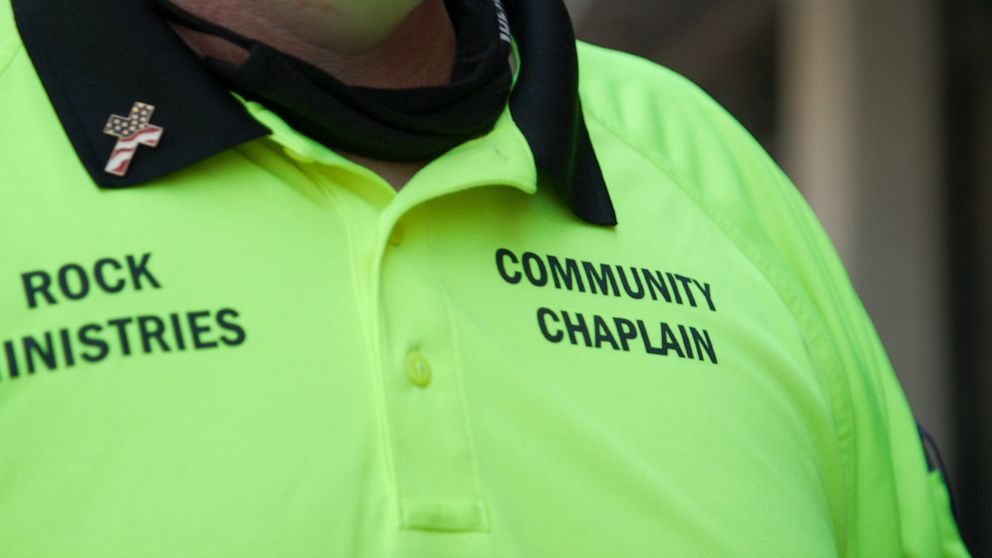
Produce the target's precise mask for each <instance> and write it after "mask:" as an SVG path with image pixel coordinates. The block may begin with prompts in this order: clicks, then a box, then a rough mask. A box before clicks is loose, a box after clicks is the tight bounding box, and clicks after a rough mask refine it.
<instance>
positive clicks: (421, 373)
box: [406, 352, 431, 388]
mask: <svg viewBox="0 0 992 558" xmlns="http://www.w3.org/2000/svg"><path fill="white" fill-rule="evenodd" d="M406 377H407V378H408V379H409V380H410V383H411V384H413V385H415V386H417V387H422V388H423V387H427V385H428V384H430V383H431V363H430V362H429V361H428V360H427V357H425V356H424V355H422V354H420V353H417V352H413V353H410V354H408V355H406Z"/></svg>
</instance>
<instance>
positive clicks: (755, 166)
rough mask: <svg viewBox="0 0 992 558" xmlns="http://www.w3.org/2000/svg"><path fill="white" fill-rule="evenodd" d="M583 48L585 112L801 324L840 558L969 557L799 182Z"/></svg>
mask: <svg viewBox="0 0 992 558" xmlns="http://www.w3.org/2000/svg"><path fill="white" fill-rule="evenodd" d="M581 53H582V55H583V56H584V60H585V61H586V66H585V68H586V69H587V70H589V71H587V72H586V74H585V75H586V76H587V78H586V79H585V81H584V85H583V87H584V89H585V90H586V91H587V94H588V95H589V96H590V97H591V98H595V99H596V100H597V103H595V107H594V108H592V109H590V108H586V110H587V112H590V111H591V112H592V113H593V117H594V119H595V120H596V121H597V122H601V123H604V125H605V126H607V127H608V128H610V129H611V130H613V131H614V132H615V133H616V134H618V135H620V136H622V137H624V138H625V139H626V140H627V141H628V142H629V143H630V144H631V145H636V146H639V149H641V150H642V152H643V153H644V154H645V156H647V157H648V158H650V159H651V160H652V161H653V162H654V163H655V164H656V165H658V166H659V168H662V169H664V170H665V172H666V173H668V174H670V176H672V177H674V178H675V179H676V180H675V182H677V183H678V184H679V185H680V186H681V187H682V188H683V190H684V191H685V193H686V194H687V195H688V196H689V197H691V198H692V199H693V201H694V202H695V203H696V205H697V206H698V207H699V208H700V209H701V210H702V211H703V212H704V213H705V214H706V215H707V216H708V217H709V218H710V219H711V220H712V221H713V222H714V223H715V224H716V225H717V226H718V227H720V228H721V229H722V230H723V232H724V233H725V234H726V235H727V236H728V238H730V239H731V240H732V241H733V242H734V243H735V245H736V246H737V247H738V248H739V249H740V250H741V251H742V253H744V255H745V256H746V257H748V258H749V259H750V260H751V262H752V263H753V264H754V265H755V267H756V268H757V269H759V270H760V271H761V272H762V273H763V275H764V276H765V278H766V279H767V280H768V282H769V283H770V285H771V286H772V287H773V288H774V289H775V290H776V291H777V292H778V294H779V295H780V297H781V299H782V301H783V302H784V303H785V304H786V305H787V306H788V308H789V310H790V311H791V312H792V313H793V315H794V316H795V318H796V321H797V322H798V323H799V325H800V327H801V328H802V330H803V331H802V333H803V337H804V339H805V341H806V345H807V351H808V353H809V355H810V358H811V361H812V362H813V365H814V366H815V368H816V375H817V379H818V381H819V382H820V386H821V389H822V390H823V392H824V395H825V400H826V401H828V404H829V406H830V409H829V412H830V413H831V418H832V420H833V424H834V429H833V430H834V432H833V434H834V437H835V444H834V445H835V446H836V448H837V452H838V455H839V458H840V462H841V469H842V471H841V474H840V475H836V476H834V477H832V478H837V477H838V476H839V477H841V478H840V479H839V480H837V481H836V482H835V481H831V483H832V484H834V483H835V484H836V485H837V486H831V489H832V490H835V491H837V492H838V493H839V494H840V497H841V499H842V500H843V508H844V509H843V512H837V516H836V517H835V521H837V522H838V523H839V524H840V525H839V527H838V533H839V535H838V536H839V537H840V538H841V541H839V543H840V544H841V545H842V546H845V547H846V552H844V554H845V555H846V556H850V557H866V558H878V557H903V556H919V557H934V556H947V557H960V556H968V551H967V550H966V548H965V546H964V544H963V543H962V541H961V537H960V535H959V534H958V529H957V526H956V525H955V522H954V519H953V516H952V514H951V509H950V506H949V504H948V496H947V490H946V488H945V486H944V483H943V481H942V480H941V478H940V476H939V474H937V473H931V472H930V470H929V467H928V465H927V462H926V457H925V455H924V451H923V446H922V442H921V440H920V437H919V435H918V430H917V426H916V422H915V420H914V418H913V416H912V413H911V411H910V409H909V404H908V403H907V401H906V397H905V395H904V393H903V390H902V387H901V386H900V385H899V382H898V380H897V378H896V375H895V372H894V371H893V369H892V365H891V363H890V362H889V359H888V356H887V355H886V353H885V350H884V348H883V347H882V343H881V341H880V340H879V337H878V334H877V333H876V331H875V328H874V326H873V325H872V323H871V320H870V319H869V317H868V314H867V312H866V311H865V308H864V306H863V305H862V303H861V300H860V299H859V297H858V295H857V293H856V292H855V289H854V287H853V285H852V284H851V281H850V279H849V277H848V275H847V272H846V270H845V269H844V266H843V264H842V263H841V260H840V258H839V256H838V255H837V253H836V250H835V249H834V247H833V244H832V243H831V241H830V239H829V238H828V236H827V234H826V232H825V231H824V230H823V227H822V226H821V225H820V222H819V220H818V219H817V218H816V216H815V215H814V213H813V211H812V210H811V209H810V207H809V205H808V204H807V203H806V200H805V199H804V198H803V197H802V195H801V194H800V193H799V191H798V190H797V188H796V187H795V186H794V185H793V184H792V182H791V181H790V180H789V178H788V177H787V176H786V175H785V173H784V172H782V170H781V169H780V168H779V167H778V165H777V164H775V162H774V161H773V160H772V159H771V157H770V156H769V155H768V154H767V153H766V152H765V150H764V149H763V148H762V147H761V146H760V144H759V143H758V142H757V141H756V140H755V139H754V138H753V137H752V136H751V135H750V134H749V133H748V132H747V131H746V130H745V129H744V128H743V126H741V125H740V124H739V123H738V122H737V121H736V120H735V119H734V118H733V117H732V116H730V115H729V114H728V113H727V111H726V110H724V109H723V108H722V107H721V106H719V104H718V103H716V102H715V101H714V100H713V99H711V98H710V97H709V96H708V95H707V94H705V93H704V92H703V91H702V90H700V89H699V88H698V87H697V86H695V85H694V84H692V83H691V82H689V81H688V80H686V79H685V78H683V77H682V76H679V75H678V74H676V73H675V72H672V71H671V70H668V69H665V68H660V67H658V66H655V65H653V64H651V63H648V62H645V61H643V60H640V59H637V58H636V57H632V56H629V55H623V54H617V53H610V52H608V51H605V50H602V49H599V48H597V47H591V46H588V45H587V46H584V47H583V48H582V50H581ZM590 74H591V75H592V76H593V77H591V78H589V77H588V76H589V75H590ZM631 76H636V77H637V79H631ZM620 218H621V221H622V219H623V217H622V216H620Z"/></svg>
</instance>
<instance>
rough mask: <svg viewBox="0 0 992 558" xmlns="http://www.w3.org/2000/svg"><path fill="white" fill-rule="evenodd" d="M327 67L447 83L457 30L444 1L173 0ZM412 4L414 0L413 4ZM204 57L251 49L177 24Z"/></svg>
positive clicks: (390, 84) (384, 83)
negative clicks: (382, 3) (385, 5)
mask: <svg viewBox="0 0 992 558" xmlns="http://www.w3.org/2000/svg"><path fill="white" fill-rule="evenodd" d="M173 1H174V3H175V4H176V5H178V6H179V7H181V8H183V9H185V10H187V11H189V12H190V13H193V14H196V15H198V16H200V17H203V18H204V19H207V20H210V21H212V22H214V23H217V24H219V25H222V26H224V27H227V28H228V29H231V30H232V31H235V32H237V33H239V34H241V35H243V36H245V37H249V38H252V39H255V40H257V41H259V42H262V43H265V44H267V45H269V46H271V47H274V48H276V49H278V50H281V51H283V52H285V53H287V54H289V55H291V56H294V57H296V58H299V59H301V60H305V61H306V62H308V63H310V64H312V65H314V66H316V67H318V68H320V69H322V70H324V71H325V72H327V73H329V74H331V75H333V76H334V77H336V78H337V79H339V80H341V81H342V82H344V83H347V84H349V85H356V86H364V87H376V88H385V89H400V88H411V87H429V86H436V85H445V84H447V83H449V81H450V79H451V73H452V70H453V68H454V63H455V52H456V42H455V31H454V27H453V26H452V23H451V20H450V19H449V18H448V12H447V10H446V8H445V6H444V0H423V1H420V0H387V1H386V2H385V3H386V4H387V5H388V7H384V6H381V5H379V4H380V2H377V1H371V2H369V1H366V2H365V5H364V6H362V5H361V3H360V2H359V3H358V4H359V6H361V7H355V4H356V1H355V0H316V1H313V0H311V1H306V0H283V1H280V2H271V1H268V0H173ZM411 4H412V5H411ZM175 27H176V31H177V32H178V33H179V35H180V37H182V38H183V40H185V41H186V43H187V44H189V45H190V47H191V48H192V49H193V50H194V51H196V52H197V53H198V54H200V55H201V56H204V57H206V56H210V57H213V58H219V59H221V60H226V61H229V62H233V63H241V62H244V61H245V60H246V59H247V57H248V53H247V52H246V51H244V50H243V49H241V48H239V47H238V46H236V45H233V44H231V43H229V42H227V41H225V40H223V39H219V38H217V37H213V36H211V35H206V34H203V33H198V32H196V31H192V30H190V29H187V28H184V27H181V26H175Z"/></svg>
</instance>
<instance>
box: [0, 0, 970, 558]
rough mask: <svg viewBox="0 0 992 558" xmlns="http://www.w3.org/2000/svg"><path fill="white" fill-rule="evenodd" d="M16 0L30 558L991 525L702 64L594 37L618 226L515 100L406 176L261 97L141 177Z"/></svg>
mask: <svg viewBox="0 0 992 558" xmlns="http://www.w3.org/2000/svg"><path fill="white" fill-rule="evenodd" d="M8 11H9V10H8V9H6V7H5V9H4V11H2V12H0V69H4V68H5V69H4V70H2V71H3V73H2V74H0V99H2V100H3V102H2V103H0V122H2V123H3V129H2V130H3V131H2V132H0V165H2V171H3V174H2V177H0V180H2V184H0V239H2V240H0V309H2V313H0V315H2V319H0V434H2V435H0V517H2V518H3V520H2V521H0V554H2V555H3V556H4V557H8V556H9V557H17V558H20V557H46V558H48V557H62V556H66V557H68V556H72V557H94V558H95V557H100V558H108V557H132V556H142V557H162V558H165V557H168V558H173V557H176V556H183V557H217V556H246V557H249V556H259V557H262V556H265V557H270V556H294V557H316V556H356V557H365V556H369V557H378V556H383V557H386V556H397V557H399V556H402V557H421V556H422V557H432V558H433V557H442V556H458V557H470V556H478V557H490V556H491V557H497V556H499V557H505V556H570V557H585V556H588V557H593V556H657V555H666V556H755V557H772V556H783V557H785V556H788V557H792V556H808V557H817V556H823V557H826V556H838V555H844V556H858V557H888V556H892V557H895V556H965V555H967V552H966V551H965V550H964V547H963V546H962V545H961V544H960V541H959V539H958V535H957V532H956V528H955V526H954V523H953V520H951V519H950V516H949V511H948V506H947V499H946V493H945V492H944V489H943V484H942V483H941V482H940V481H939V478H934V477H931V476H930V475H929V474H928V472H927V468H926V464H925V462H924V458H923V454H922V449H921V447H920V444H919V441H918V439H917V437H916V432H915V427H914V423H913V420H912V417H911V415H910V412H909V409H908V407H907V405H906V402H905V398H904V396H903V394H902V392H901V390H900V388H899V386H898V384H897V382H896V380H895V376H894V375H893V373H892V370H891V368H890V365H889V363H888V361H887V359H886V357H885V354H884V351H883V349H882V347H881V345H880V344H879V341H878V339H877V336H876V335H875V332H874V330H873V328H872V326H871V324H870V322H869V320H868V318H867V316H866V314H865V312H864V310H863V308H862V306H861V304H860V302H859V301H858V299H857V297H856V295H855V293H854V291H853V289H852V288H851V285H850V284H849V281H848V280H847V278H846V275H845V273H844V271H843V269H842V267H841V265H840V263H839V260H838V258H837V257H836V255H835V253H834V251H833V249H832V248H831V246H830V244H829V242H828V240H827V238H826V236H825V235H824V233H823V231H822V230H821V228H820V226H819V225H818V224H817V222H816V219H815V218H814V217H813V215H812V213H811V212H810V210H809V209H808V207H807V206H806V204H805V202H804V201H803V200H802V198H801V197H800V196H799V194H798V193H797V192H796V190H795V189H794V188H793V186H792V185H791V184H789V182H788V180H787V179H786V178H785V177H784V175H783V174H782V173H781V172H780V171H779V170H778V169H777V167H776V166H775V165H774V164H773V163H772V162H771V161H770V160H769V159H768V157H767V156H766V155H765V154H764V153H763V152H762V150H761V149H760V148H759V147H758V146H757V145H756V143H755V142H754V141H753V140H752V139H751V138H750V137H749V136H748V135H747V134H746V133H745V132H744V130H743V129H741V127H740V126H739V125H737V124H736V123H735V122H734V121H733V120H732V119H731V118H730V117H729V116H728V115H726V114H725V112H724V111H723V110H722V109H720V108H719V107H718V106H716V105H715V104H714V103H713V102H712V101H711V100H709V99H708V98H707V97H706V96H705V95H703V94H702V93H700V92H699V91H698V90H697V89H695V88H694V87H693V86H692V85H690V84H688V83H686V82H685V81H684V80H683V79H681V78H679V77H678V76H675V75H673V74H672V73H671V72H668V71H666V70H664V69H660V68H657V67H655V66H653V65H650V64H648V63H646V62H643V61H641V60H638V59H635V58H633V57H630V56H627V55H622V54H618V53H615V52H609V51H605V50H601V49H598V48H595V47H590V46H585V45H583V46H582V47H581V48H580V56H581V64H582V72H583V73H582V76H583V80H582V95H583V102H584V107H585V109H586V111H587V119H588V122H589V127H590V133H591V135H592V138H593V141H594V144H595V146H596V149H597V152H598V154H599V157H600V160H601V163H602V166H603V170H604V173H605V176H606V179H607V182H608V184H609V186H610V192H611V195H612V197H613V201H614V204H615V206H616V208H617V214H618V217H619V221H620V224H619V226H618V227H616V228H612V229H611V228H601V227H595V226H591V225H588V224H584V223H582V222H580V221H578V220H577V219H575V218H574V217H573V216H572V215H571V214H570V213H569V211H568V209H567V208H566V207H565V206H564V204H563V203H561V202H560V200H559V199H558V197H557V195H556V194H555V193H554V192H551V191H548V189H547V188H545V187H543V186H541V185H540V184H538V183H537V180H536V172H535V170H534V165H533V161H532V158H531V154H530V151H529V149H528V146H527V144H526V142H525V140H524V138H523V137H522V135H521V134H520V132H519V130H517V128H516V127H515V126H514V125H513V122H512V120H511V119H510V116H509V114H505V115H504V117H503V118H502V119H501V121H500V122H499V124H498V125H497V127H496V129H495V130H494V131H493V132H492V133H491V134H490V135H488V136H487V137H485V138H481V139H479V140H476V141H473V142H470V143H467V144H465V145H462V146H461V147H459V148H457V149H455V150H453V151H452V152H450V153H448V154H446V155H445V156H443V157H442V158H441V159H439V160H438V161H436V162H434V163H432V164H431V165H429V166H428V167H427V168H425V169H424V170H423V171H422V172H421V173H419V174H418V175H417V176H416V177H415V178H414V179H413V181H412V182H411V183H410V184H408V185H407V186H406V187H405V188H404V189H403V190H402V191H401V192H400V193H399V194H396V193H394V192H393V190H392V189H391V188H390V187H389V186H388V184H386V183H385V182H384V181H383V180H382V179H381V178H379V177H378V176H376V175H375V174H374V173H372V172H371V171H369V170H368V169H365V168H363V167H361V166H359V165H356V164H354V163H351V162H349V161H348V160H346V159H344V158H343V157H341V156H339V155H337V154H335V153H334V152H332V151H330V150H328V149H326V148H324V147H323V146H321V145H319V144H316V143H315V142H313V141H310V140H309V139H307V138H305V137H302V136H300V135H299V134H297V133H295V132H294V131H293V130H291V129H289V128H288V127H287V126H286V125H285V124H283V123H282V122H281V121H280V120H279V119H278V117H277V116H275V115H274V114H272V113H269V112H267V111H266V110H265V109H264V108H263V107H260V106H258V105H252V104H249V105H248V106H249V108H250V110H251V111H252V113H253V114H254V115H255V116H256V118H258V119H259V120H260V121H262V122H263V123H265V124H266V125H267V126H269V127H270V128H272V129H273V131H274V134H273V136H272V137H271V138H269V139H264V140H259V141H256V142H253V143H250V144H246V145H244V146H242V147H240V148H238V149H235V150H232V151H230V152H227V153H224V154H221V155H219V156H217V157H214V158H213V159H211V160H209V161H207V162H204V163H202V164H199V165H197V166H195V167H192V168H189V169H187V170H185V171H182V172H179V173H176V174H174V175H172V176H170V177H168V178H166V179H163V180H160V181H157V182H155V183H153V184H149V185H146V186H142V187H140V188H133V189H126V190H118V191H109V190H99V189H97V188H96V187H95V186H93V184H92V183H91V181H90V180H89V178H88V177H87V175H86V174H85V172H84V170H83V168H82V167H81V166H80V164H79V162H78V160H77V158H76V157H75V154H74V153H73V152H72V150H71V146H70V144H69V142H68V141H67V140H66V138H65V136H64V134H63V133H62V131H61V127H60V124H59V122H58V121H57V119H56V117H55V115H54V113H53V111H52V109H51V107H50V105H49V103H48V100H47V98H46V96H45V93H44V91H43V90H42V88H41V85H40V83H39V82H38V80H37V77H36V76H35V74H34V70H33V68H32V66H31V63H30V61H29V59H28V57H27V55H26V54H25V53H24V51H23V49H20V48H18V47H17V44H16V40H15V39H12V37H15V35H14V30H13V27H12V25H11V23H10V14H9V13H8ZM166 133H168V131H166ZM176 140H177V141H178V140H181V138H180V139H176ZM135 164H140V153H139V155H138V159H137V160H136V161H135ZM45 277H47V278H48V281H49V285H48V287H47V289H42V288H41V287H40V285H42V284H43V281H44V278H45ZM25 281H28V283H25ZM60 281H61V283H64V285H63V284H61V283H60ZM84 281H85V282H86V284H87V285H88V289H84ZM26 285H27V286H26ZM84 291H85V292H84ZM110 291H115V292H110ZM32 293H33V294H32ZM49 297H50V298H49ZM32 302H33V303H34V307H33V308H32V307H31V303H32ZM8 353H9V354H10V355H12V356H8ZM12 365H14V366H12ZM15 366H16V374H15V372H14V368H15Z"/></svg>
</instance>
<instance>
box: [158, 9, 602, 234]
mask: <svg viewBox="0 0 992 558" xmlns="http://www.w3.org/2000/svg"><path fill="white" fill-rule="evenodd" d="M150 1H152V2H154V3H155V4H156V5H157V6H159V7H161V8H162V11H163V13H164V15H165V17H166V18H167V19H170V20H172V21H174V22H176V23H178V24H180V25H184V26H186V27H189V28H191V29H193V30H198V31H202V32H205V33H208V34H211V35H215V36H218V37H221V38H223V39H226V40H228V41H230V42H232V43H234V44H236V45H239V46H241V47H242V48H245V49H246V50H248V52H249V55H250V56H249V59H248V61H247V62H246V63H244V64H242V65H240V66H236V65H233V64H230V63H226V62H222V61H219V60H208V61H207V66H208V67H209V68H211V69H212V70H213V72H214V73H215V74H216V75H217V76H219V77H220V78H221V79H222V80H223V81H225V82H226V84H227V86H228V87H229V88H230V89H231V90H233V91H235V92H237V93H239V94H241V95H242V96H244V97H246V98H248V99H253V100H257V101H260V102H262V103H263V104H265V105H266V106H267V107H268V108H270V109H272V110H273V111H275V112H276V113H278V114H279V115H280V116H282V117H283V119H285V120H286V121H287V122H288V123H289V124H290V125H291V126H293V127H294V128H295V129H297V130H299V131H300V132H302V133H304V134H307V135H308V136H310V137H311V138H313V139H315V140H317V141H319V142H321V143H323V144H324V145H327V146H328V147H331V148H335V149H342V150H346V151H350V152H352V153H355V154H358V155H364V156H367V157H372V158H374V159H379V160H383V161H423V160H428V159H433V158H436V157H437V156H439V155H441V154H442V153H444V152H445V151H447V150H449V149H451V148H453V147H455V146H457V145H459V144H461V143H463V142H465V141H468V140H470V139H473V138H476V137H479V136H482V135H485V134H486V133H487V132H488V131H489V130H491V129H492V127H493V126H494V125H495V123H496V120H497V119H498V118H499V116H500V114H502V112H503V110H504V109H505V108H506V105H507V98H508V97H509V107H510V113H511V115H512V117H513V120H514V122H515V123H516V124H517V127H518V128H519V129H520V131H521V132H522V133H523V135H524V137H525V138H526V139H527V143H528V144H529V145H530V148H531V151H532V152H533V155H534V162H535V164H536V166H537V171H538V176H539V180H540V182H541V183H542V184H546V185H549V186H551V187H553V188H554V189H556V190H558V191H559V192H560V193H561V195H562V196H563V197H564V198H565V200H566V201H567V202H568V204H569V206H570V207H571V209H572V211H573V212H574V213H575V215H577V216H578V217H580V218H581V219H583V220H585V221H587V222H589V223H595V224H598V225H607V226H614V225H616V224H617V218H616V213H615V211H614V209H613V203H612V201H611V199H610V195H609V192H608V190H607V188H606V183H605V180H604V179H603V173H602V170H601V169H600V166H599V161H598V160H597V158H596V154H595V151H594V149H593V145H592V141H591V140H590V137H589V131H588V129H587V128H586V123H585V119H584V117H583V114H582V103H581V100H580V98H579V94H578V81H579V66H578V58H577V54H576V46H575V34H574V31H573V30H572V23H571V20H570V19H569V16H568V11H567V9H566V7H565V4H564V2H563V0H505V2H506V4H505V6H506V12H505V13H504V9H503V6H504V4H503V2H504V0H445V4H446V6H447V8H448V11H449V14H450V16H451V19H452V23H453V24H454V27H455V32H456V35H457V41H458V49H457V50H458V53H457V61H456V63H455V70H454V72H453V76H452V83H451V84H450V85H446V86H441V87H427V88H415V89H401V90H389V89H371V88H365V87H351V86H348V85H346V84H343V83H341V82H340V81H338V80H336V79H334V78H333V77H332V76H330V75H328V74H327V73H325V72H323V71H321V70H319V69H317V68H315V67H313V66H312V65H310V64H307V63H306V62H304V61H301V60H298V59H296V58H293V57H292V56H289V55H287V54H285V53H282V52H279V51H277V50H275V49H273V48H272V47H269V46H267V45H264V44H262V43H259V42H258V41H253V40H250V39H247V38H245V37H242V36H240V35H238V34H236V33H234V32H232V31H230V30H228V29H225V28H223V27H221V26H219V25H216V24H214V23H211V22H208V21H205V20H203V19H201V18H198V17H196V16H193V15H191V14H189V13H187V12H185V11H183V10H181V9H179V8H177V7H176V6H175V5H173V4H172V2H170V1H169V0H150ZM507 23H508V24H509V25H507ZM510 30H512V32H513V37H514V39H515V41H516V44H517V48H518V51H519V55H520V66H521V68H520V74H519V76H518V78H517V83H516V85H515V86H512V74H511V70H510V65H509V55H510V44H509V35H510ZM511 87H512V91H511Z"/></svg>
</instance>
